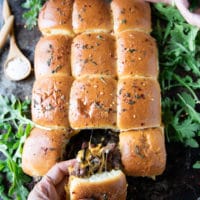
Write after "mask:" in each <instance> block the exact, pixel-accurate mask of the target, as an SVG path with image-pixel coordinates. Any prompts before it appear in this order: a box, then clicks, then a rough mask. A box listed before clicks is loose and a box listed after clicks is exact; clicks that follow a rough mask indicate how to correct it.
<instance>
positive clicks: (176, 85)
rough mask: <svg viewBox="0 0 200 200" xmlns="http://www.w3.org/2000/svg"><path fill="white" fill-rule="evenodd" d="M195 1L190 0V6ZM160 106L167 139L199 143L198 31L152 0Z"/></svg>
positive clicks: (194, 144) (199, 77)
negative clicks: (158, 71)
mask: <svg viewBox="0 0 200 200" xmlns="http://www.w3.org/2000/svg"><path fill="white" fill-rule="evenodd" d="M194 6H195V5H194V4H193V7H194ZM152 8H153V13H154V22H155V26H154V29H153V36H154V37H155V38H156V40H157V43H158V47H159V63H160V76H159V80H160V85H161V92H162V110H163V120H164V124H165V131H166V135H167V138H168V141H179V142H182V143H184V144H185V145H186V146H191V147H199V144H198V142H197V140H196V138H197V137H198V136H199V135H200V113H199V111H198V109H197V107H198V106H199V103H200V100H199V97H198V95H197V90H199V89H200V32H199V29H198V28H197V27H194V26H192V25H190V24H188V23H187V22H186V21H185V20H184V18H183V17H182V16H181V14H180V13H179V11H178V10H177V9H176V8H175V7H173V6H166V5H164V4H161V3H158V4H154V6H153V7H152Z"/></svg>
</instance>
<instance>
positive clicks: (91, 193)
mask: <svg viewBox="0 0 200 200" xmlns="http://www.w3.org/2000/svg"><path fill="white" fill-rule="evenodd" d="M66 190H67V192H68V194H69V197H70V200H80V199H98V200H105V199H109V200H117V199H119V200H125V199H126V193H127V183H126V177H125V175H124V173H123V172H122V171H120V170H112V171H110V172H103V173H100V174H94V175H92V176H90V177H88V178H78V177H75V176H71V177H70V180H69V185H68V186H67V187H66Z"/></svg>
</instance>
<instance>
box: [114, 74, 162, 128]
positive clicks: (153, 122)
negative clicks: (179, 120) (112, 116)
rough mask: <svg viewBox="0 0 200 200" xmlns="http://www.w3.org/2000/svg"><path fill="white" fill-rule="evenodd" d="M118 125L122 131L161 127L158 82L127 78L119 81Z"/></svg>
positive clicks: (148, 79)
mask: <svg viewBox="0 0 200 200" xmlns="http://www.w3.org/2000/svg"><path fill="white" fill-rule="evenodd" d="M117 90H118V91H117V95H118V96H117V104H118V105H117V125H118V128H119V129H120V130H121V131H124V130H133V129H143V128H151V127H158V126H160V125H161V102H160V101H161V97H160V87H159V84H158V82H157V81H156V80H154V79H151V78H142V77H130V76H128V77H125V78H122V79H120V80H119V81H118V89H117Z"/></svg>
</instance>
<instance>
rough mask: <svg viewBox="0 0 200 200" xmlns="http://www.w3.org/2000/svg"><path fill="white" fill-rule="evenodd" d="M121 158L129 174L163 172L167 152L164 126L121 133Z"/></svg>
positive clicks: (141, 174)
mask: <svg viewBox="0 0 200 200" xmlns="http://www.w3.org/2000/svg"><path fill="white" fill-rule="evenodd" d="M119 138H120V142H119V145H120V151H121V160H122V164H123V166H124V170H125V173H126V174H127V175H129V176H156V175H160V174H162V173H163V171H164V169H165V164H166V152H165V142H164V139H165V137H164V132H163V128H152V129H143V130H135V131H127V132H122V133H120V136H119Z"/></svg>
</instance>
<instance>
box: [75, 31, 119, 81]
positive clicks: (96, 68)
mask: <svg viewBox="0 0 200 200" xmlns="http://www.w3.org/2000/svg"><path fill="white" fill-rule="evenodd" d="M71 61H72V75H73V76H74V77H78V76H84V75H89V74H100V75H111V76H116V55H115V40H114V37H112V36H111V35H110V34H105V33H84V34H80V35H78V36H77V37H75V38H74V40H73V43H72V59H71Z"/></svg>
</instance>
